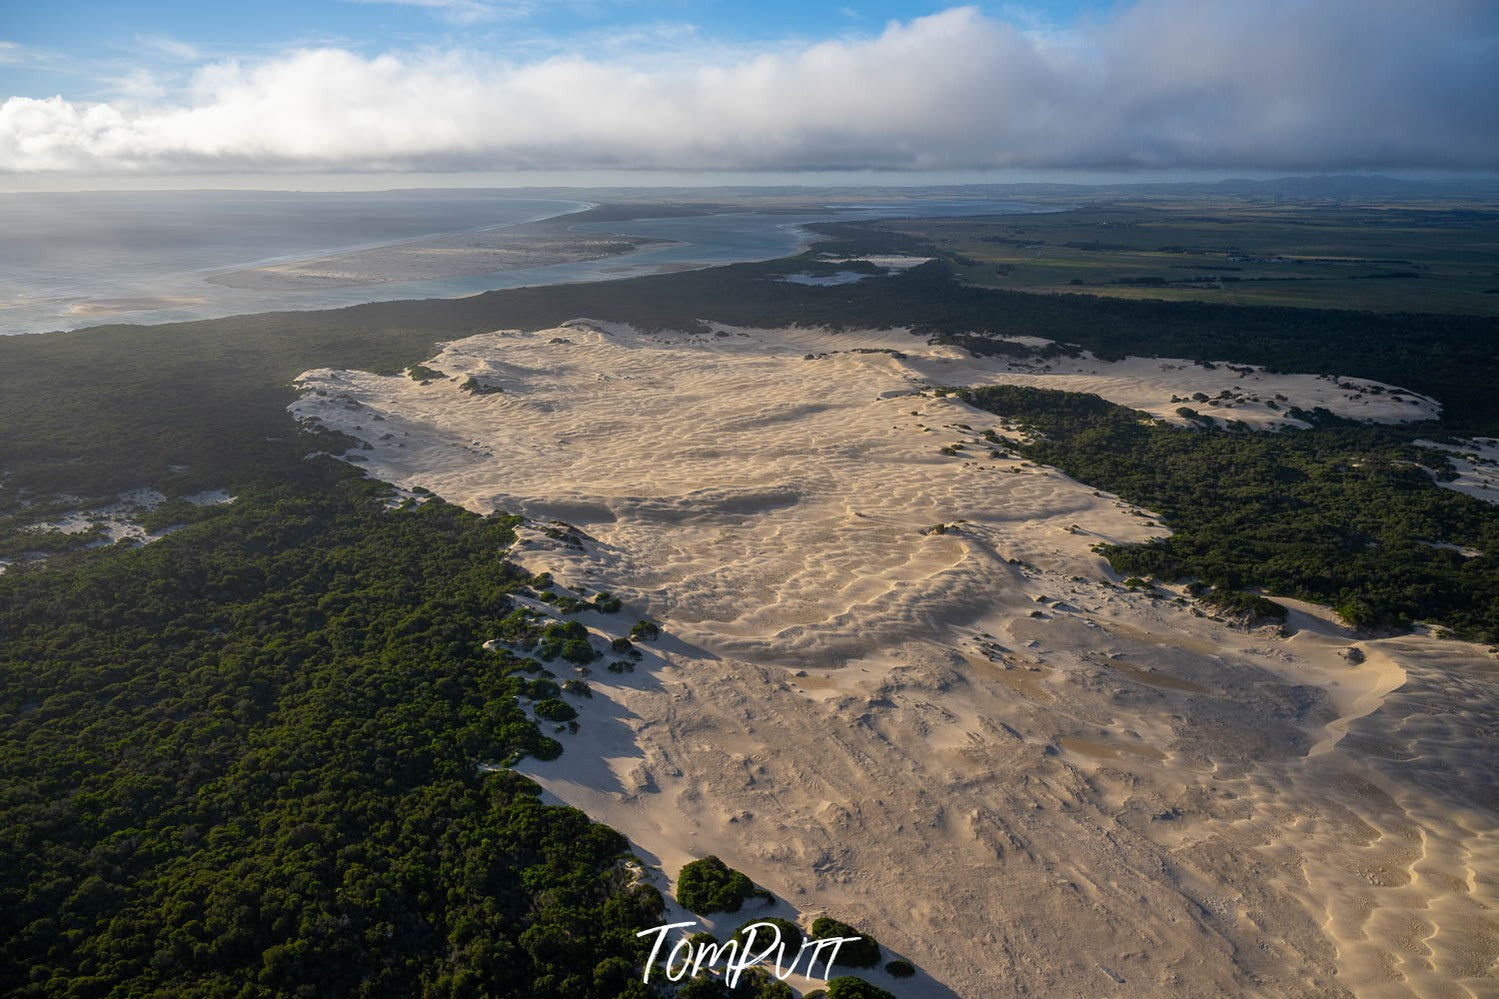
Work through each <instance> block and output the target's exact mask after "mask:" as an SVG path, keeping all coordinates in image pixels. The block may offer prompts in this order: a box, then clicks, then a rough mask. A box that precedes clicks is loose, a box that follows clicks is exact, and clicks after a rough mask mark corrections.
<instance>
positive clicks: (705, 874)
mask: <svg viewBox="0 0 1499 999" xmlns="http://www.w3.org/2000/svg"><path fill="white" fill-rule="evenodd" d="M757 894H759V889H757V888H756V887H755V884H754V882H753V881H751V880H750V879H749V878H747V877H745V876H744V875H743V874H741V873H740V872H739V871H736V870H734V868H732V867H730V866H729V865H728V864H725V863H724V862H723V861H722V860H719V859H718V858H717V857H714V856H707V857H703V858H702V859H701V860H694V861H692V862H691V863H689V864H686V865H685V866H684V867H683V868H682V870H681V872H680V873H679V874H678V875H677V901H678V902H680V903H681V904H682V906H683V908H686V909H690V910H692V911H693V912H696V913H699V914H701V915H705V916H706V915H708V914H710V913H714V912H738V911H739V910H740V909H741V908H743V907H744V903H745V901H746V900H748V899H750V898H752V897H754V896H755V895H757Z"/></svg>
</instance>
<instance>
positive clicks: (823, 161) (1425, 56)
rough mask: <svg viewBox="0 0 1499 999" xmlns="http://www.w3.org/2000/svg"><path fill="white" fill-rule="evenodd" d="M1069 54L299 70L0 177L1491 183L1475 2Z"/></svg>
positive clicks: (44, 137)
mask: <svg viewBox="0 0 1499 999" xmlns="http://www.w3.org/2000/svg"><path fill="white" fill-rule="evenodd" d="M434 2H436V0H434ZM1078 30H1079V31H1081V32H1082V34H1081V35H1079V36H1076V37H1074V38H1073V39H1071V40H1070V41H1069V44H1066V45H1055V44H1047V43H1046V42H1045V41H1043V40H1038V39H1037V38H1036V37H1035V36H1034V35H1032V34H1030V33H1028V32H1026V31H1023V30H1021V29H1019V28H1017V27H1015V26H1013V25H1011V24H1010V23H1008V22H1005V21H1002V20H998V19H994V18H989V17H986V16H984V15H983V14H981V13H980V12H978V11H977V10H976V9H974V8H957V9H953V10H949V11H946V12H943V13H940V14H936V15H933V16H931V17H926V18H920V19H917V20H914V21H911V22H909V23H904V24H900V23H893V24H891V25H889V26H888V27H887V28H886V29H885V30H884V31H883V33H881V34H880V35H878V36H877V37H872V38H863V39H857V40H847V39H839V40H836V41H827V42H822V43H818V44H808V45H802V46H798V47H795V48H790V47H787V46H780V47H777V48H775V49H770V50H766V51H761V52H750V53H746V52H744V51H742V50H710V49H707V48H706V47H704V48H703V49H701V50H698V51H699V55H698V57H697V58H686V57H684V50H683V49H680V48H678V49H675V50H674V51H673V52H672V54H671V55H672V57H670V58H665V57H663V58H661V59H659V60H652V59H650V58H642V57H641V55H640V54H639V53H633V54H630V55H628V56H623V55H616V54H614V53H610V54H608V55H598V54H595V55H593V56H591V57H584V56H577V55H572V56H569V55H556V56H551V57H548V58H543V59H537V60H532V61H529V62H521V63H513V62H498V61H495V60H493V59H489V58H483V57H479V56H476V55H473V54H465V53H458V52H445V53H432V52H421V53H415V54H397V53H391V54H386V55H381V56H378V57H374V58H366V57H363V56H360V55H356V54H353V53H351V52H348V51H344V50H341V49H336V48H322V49H312V50H304V51H297V52H293V53H290V54H286V55H284V56H281V57H279V58H275V59H270V60H266V61H261V62H255V63H240V62H236V61H232V60H231V61H226V62H217V63H213V64H210V65H207V66H204V67H202V68H201V69H200V70H199V71H198V72H197V74H196V76H195V78H194V80H193V84H192V87H191V89H190V96H188V97H187V98H185V99H183V100H181V101H180V102H179V103H176V104H170V105H169V104H164V103H160V102H158V103H156V104H155V105H154V106H151V107H147V108H141V107H139V106H136V105H126V104H123V103H118V104H82V103H75V102H71V101H67V100H63V99H60V98H59V99H52V100H45V101H39V100H29V99H25V98H12V99H10V100H8V101H6V102H5V103H4V104H3V105H0V171H9V172H37V171H67V170H104V171H111V170H113V171H146V172H163V171H174V170H183V171H205V170H450V169H451V170H460V169H463V170H468V169H472V170H510V169H530V168H535V169H559V170H569V169H572V170H576V169H597V168H604V169H607V168H628V169H676V170H695V169H707V170H804V169H861V168H872V169H895V170H911V169H915V170H921V169H983V168H989V167H1116V166H1176V167H1233V168H1242V169H1253V168H1264V169H1338V168H1358V167H1374V168H1382V167H1467V168H1483V169H1495V168H1499V87H1496V86H1495V83H1496V80H1495V76H1496V73H1495V69H1494V67H1495V66H1496V65H1499V42H1496V37H1499V16H1496V15H1495V13H1494V12H1493V11H1492V8H1489V7H1487V6H1485V5H1484V4H1482V3H1480V2H1477V0H1474V2H1465V0H1431V2H1428V3H1427V4H1424V5H1422V7H1421V8H1420V9H1419V10H1418V9H1416V8H1415V7H1414V6H1412V5H1409V4H1406V3H1403V2H1400V0H1365V2H1354V0H1330V2H1325V3H1322V4H1319V5H1315V6H1313V5H1310V4H1306V3H1302V2H1299V0H1262V2H1259V3H1256V4H1252V5H1246V4H1237V3H1228V2H1223V3H1203V2H1200V0H1198V2H1192V0H1142V2H1140V3H1138V4H1137V5H1136V6H1134V7H1133V8H1130V9H1129V10H1127V11H1125V12H1124V13H1123V14H1121V15H1120V16H1119V17H1118V18H1116V19H1115V20H1113V21H1110V22H1107V23H1103V24H1099V25H1096V26H1090V27H1085V28H1080V29H1078ZM685 51H687V52H691V51H693V50H691V49H688V50H685ZM726 52H728V53H729V54H727V55H726V54H725V53H726Z"/></svg>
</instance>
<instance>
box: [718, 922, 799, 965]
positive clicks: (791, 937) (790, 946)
mask: <svg viewBox="0 0 1499 999" xmlns="http://www.w3.org/2000/svg"><path fill="white" fill-rule="evenodd" d="M761 923H769V924H770V925H771V926H774V927H775V928H776V929H778V930H780V931H781V943H782V944H783V945H784V946H785V954H786V959H787V960H788V961H789V960H790V959H791V958H792V957H794V956H795V955H796V954H797V953H799V952H800V951H801V948H802V928H801V927H800V926H798V925H796V924H795V923H793V922H791V921H790V920H789V919H781V918H780V917H778V916H766V917H764V918H761V919H747V920H745V921H744V922H743V923H741V924H739V928H738V929H736V930H735V931H734V935H733V936H732V937H731V938H730V939H733V940H737V941H739V944H740V946H741V947H742V946H744V943H745V936H746V933H745V931H746V930H747V929H748V928H749V927H751V926H757V925H758V924H761ZM771 936H772V934H771V932H770V930H768V929H766V928H765V927H763V926H760V927H759V928H758V929H756V930H755V953H759V952H760V951H761V950H763V949H764V947H765V944H766V942H767V941H768V940H769V938H770V937H771ZM771 958H772V959H774V958H775V954H774V953H772V954H771Z"/></svg>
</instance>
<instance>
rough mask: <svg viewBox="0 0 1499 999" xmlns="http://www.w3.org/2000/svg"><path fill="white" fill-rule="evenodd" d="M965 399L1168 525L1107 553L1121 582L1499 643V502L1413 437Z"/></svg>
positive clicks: (1087, 405) (995, 389)
mask: <svg viewBox="0 0 1499 999" xmlns="http://www.w3.org/2000/svg"><path fill="white" fill-rule="evenodd" d="M961 394H962V396H963V398H964V399H965V400H966V401H968V402H969V403H971V404H972V405H974V406H977V407H979V408H980V409H986V410H989V411H990V412H993V413H997V414H999V415H1002V416H1004V417H1006V418H1008V419H1011V420H1013V421H1015V422H1016V423H1018V424H1021V425H1023V426H1025V427H1027V428H1028V429H1030V430H1031V431H1032V436H1031V442H1030V443H1029V444H1027V445H1024V446H1023V447H1022V448H1021V450H1022V451H1023V453H1024V454H1025V455H1026V456H1027V457H1030V458H1033V459H1034V460H1036V461H1038V462H1042V463H1044V464H1047V465H1053V466H1055V467H1057V468H1060V469H1061V470H1062V471H1064V472H1066V473H1067V474H1068V475H1070V476H1072V477H1073V478H1075V479H1077V480H1078V481H1080V482H1085V483H1087V484H1089V485H1092V486H1095V487H1097V488H1100V489H1106V490H1108V491H1109V492H1112V493H1114V494H1115V495H1118V496H1120V497H1121V498H1123V499H1125V500H1127V501H1129V502H1131V503H1136V504H1139V505H1141V506H1144V507H1147V508H1149V509H1151V510H1154V511H1156V512H1158V513H1159V514H1161V516H1162V517H1163V519H1164V521H1165V523H1166V524H1167V526H1169V527H1170V528H1171V529H1172V532H1173V533H1172V535H1171V537H1169V538H1165V539H1162V540H1159V541H1155V542H1152V543H1150V544H1147V545H1128V546H1105V547H1104V549H1103V551H1104V554H1106V555H1107V556H1108V558H1109V560H1110V562H1111V563H1112V564H1113V565H1114V567H1115V568H1116V569H1118V570H1119V571H1120V572H1124V573H1126V574H1133V575H1141V576H1146V575H1152V576H1156V577H1158V578H1161V579H1167V580H1193V581H1197V582H1200V583H1203V584H1206V585H1209V586H1212V587H1215V588H1218V589H1219V590H1220V592H1219V593H1218V594H1217V597H1218V600H1219V601H1220V602H1229V603H1232V602H1233V601H1234V597H1233V596H1232V595H1233V594H1236V593H1242V592H1244V590H1245V588H1247V587H1266V588H1268V589H1269V591H1270V592H1271V593H1279V594H1283V595H1286V596H1294V597H1302V598H1305V599H1308V600H1314V601H1317V602H1320V603H1325V604H1330V605H1332V606H1333V607H1334V608H1336V609H1337V610H1338V612H1339V613H1340V614H1341V615H1342V616H1343V617H1344V618H1345V619H1347V620H1348V621H1349V622H1351V623H1352V624H1354V625H1357V626H1360V627H1404V626H1408V625H1410V624H1411V623H1413V622H1416V621H1426V622H1431V623H1437V624H1442V625H1445V626H1447V627H1449V628H1451V629H1452V630H1453V631H1455V632H1458V633H1460V634H1463V635H1466V636H1469V637H1473V638H1475V639H1479V640H1483V641H1488V642H1495V643H1499V506H1495V505H1493V504H1490V503H1484V502H1483V501H1481V500H1477V499H1474V498H1472V497H1470V496H1464V495H1462V494H1460V493H1455V492H1453V491H1451V490H1446V489H1442V488H1440V487H1439V486H1437V485H1436V483H1435V482H1434V481H1433V476H1432V473H1433V472H1434V471H1437V470H1439V469H1441V468H1444V467H1445V465H1446V459H1445V458H1444V457H1443V456H1442V455H1441V454H1440V453H1438V452H1434V451H1433V450H1431V449H1430V448H1423V447H1417V446H1414V445H1412V444H1411V443H1409V439H1408V438H1409V437H1410V434H1409V432H1408V431H1401V430H1398V429H1391V428H1381V427H1368V426H1326V427H1318V428H1314V429H1311V430H1300V431H1285V432H1282V433H1254V432H1249V431H1240V432H1235V431H1230V430H1225V429H1220V428H1210V427H1201V426H1199V427H1197V428H1193V429H1188V428H1184V427H1177V426H1171V425H1168V424H1165V423H1163V422H1160V421H1155V420H1152V419H1150V418H1149V417H1148V416H1147V415H1146V414H1144V413H1140V412H1136V411H1134V410H1131V409H1126V408H1125V407H1123V406H1116V405H1114V404H1113V403H1110V402H1106V401H1105V400H1103V399H1100V398H1098V397H1097V396H1094V395H1083V394H1079V393H1074V392H1057V391H1052V390H1048V389H1035V388H1022V387H1017V386H1008V385H1001V386H989V387H985V388H978V389H971V390H964V391H963V392H962V393H961Z"/></svg>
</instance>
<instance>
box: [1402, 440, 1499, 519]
mask: <svg viewBox="0 0 1499 999" xmlns="http://www.w3.org/2000/svg"><path fill="white" fill-rule="evenodd" d="M1416 443H1417V444H1421V445H1424V446H1425V447H1430V448H1437V449H1439V450H1442V451H1446V452H1447V456H1448V457H1447V460H1448V461H1450V462H1452V467H1453V468H1454V469H1455V470H1456V471H1457V478H1456V479H1453V480H1452V481H1451V482H1441V481H1438V482H1437V485H1439V486H1441V487H1443V488H1444V489H1453V490H1456V491H1457V492H1460V493H1466V494H1467V495H1469V496H1472V497H1474V498H1475V499H1481V500H1483V501H1485V502H1487V503H1499V438H1494V437H1475V438H1473V439H1472V440H1470V441H1463V442H1461V443H1460V444H1458V445H1456V446H1454V445H1451V444H1439V443H1437V442H1436V441H1417V442H1416Z"/></svg>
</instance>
